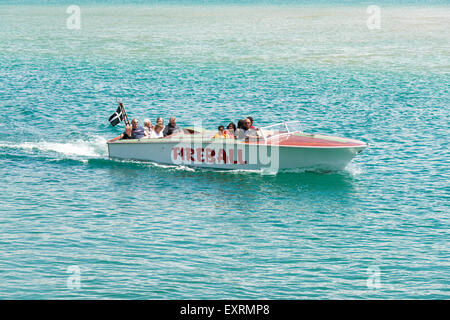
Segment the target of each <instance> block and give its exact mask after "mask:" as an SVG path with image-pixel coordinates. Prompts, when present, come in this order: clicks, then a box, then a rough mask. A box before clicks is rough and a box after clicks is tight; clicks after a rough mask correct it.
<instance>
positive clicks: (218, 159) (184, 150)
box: [171, 147, 247, 165]
mask: <svg viewBox="0 0 450 320" xmlns="http://www.w3.org/2000/svg"><path fill="white" fill-rule="evenodd" d="M171 158H172V162H173V163H175V164H182V163H185V164H189V163H196V164H197V163H207V164H239V165H244V164H247V161H246V160H245V156H244V150H242V149H238V150H237V160H235V152H234V149H229V150H228V152H227V151H226V150H225V149H218V150H217V151H216V150H215V149H211V148H195V149H193V148H189V147H173V148H172V152H171Z"/></svg>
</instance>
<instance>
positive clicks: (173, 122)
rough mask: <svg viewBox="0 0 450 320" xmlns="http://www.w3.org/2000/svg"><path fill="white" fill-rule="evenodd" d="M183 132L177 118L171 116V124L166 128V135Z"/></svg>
mask: <svg viewBox="0 0 450 320" xmlns="http://www.w3.org/2000/svg"><path fill="white" fill-rule="evenodd" d="M179 132H181V129H180V128H179V127H178V126H177V119H176V118H175V117H170V120H169V124H168V125H167V126H166V127H165V128H164V131H163V134H164V137H167V136H171V135H173V134H175V133H179Z"/></svg>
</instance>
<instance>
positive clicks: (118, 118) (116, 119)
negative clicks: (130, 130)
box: [109, 106, 123, 127]
mask: <svg viewBox="0 0 450 320" xmlns="http://www.w3.org/2000/svg"><path fill="white" fill-rule="evenodd" d="M122 120H123V113H122V108H121V106H118V107H117V110H116V112H114V113H113V114H112V115H111V116H110V117H109V123H111V125H112V126H113V127H114V126H116V125H118V124H119V123H121V122H122Z"/></svg>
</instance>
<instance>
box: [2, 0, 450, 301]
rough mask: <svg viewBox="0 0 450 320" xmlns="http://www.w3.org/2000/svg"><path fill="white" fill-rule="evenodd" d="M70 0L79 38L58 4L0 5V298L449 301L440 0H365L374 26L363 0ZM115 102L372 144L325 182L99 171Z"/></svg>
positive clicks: (108, 167)
mask: <svg viewBox="0 0 450 320" xmlns="http://www.w3.org/2000/svg"><path fill="white" fill-rule="evenodd" d="M79 3H80V8H81V29H80V30H69V29H67V27H66V20H67V18H68V17H69V14H67V13H66V9H67V7H68V4H75V3H72V2H70V3H69V2H58V1H53V2H52V1H49V2H48V4H46V5H36V4H35V2H33V1H24V2H22V4H21V5H13V4H12V2H2V3H0V40H1V41H0V107H1V110H2V112H1V120H2V121H0V132H1V137H0V177H1V179H0V187H1V189H2V190H3V192H2V193H1V194H0V298H3V299H6V298H18V299H50V298H77V299H78V298H82V299H86V298H99V299H105V298H125V299H188V298H200V299H211V298H225V299H236V298H245V299H247V298H248V299H256V298H258V299H265V298H270V299H304V298H306V299H308V298H319V299H331V298H333V299H343V298H388V299H393V298H399V299H407V298H431V299H436V298H449V297H450V282H449V278H450V246H449V240H450V232H449V217H448V214H449V208H448V206H449V191H450V188H449V184H448V181H449V178H450V174H449V159H450V157H449V138H448V137H449V129H448V128H449V124H450V123H449V120H450V119H449V104H450V99H449V85H450V74H449V72H450V60H449V58H450V54H449V52H450V50H449V49H450V46H449V43H450V32H449V30H450V29H449V28H448V21H449V17H450V5H449V2H447V1H441V2H433V3H431V2H426V1H423V2H420V1H410V2H407V1H403V2H401V5H393V4H392V3H390V2H387V1H381V2H379V4H380V9H381V25H380V27H381V28H380V29H374V30H370V29H368V27H367V25H366V21H367V18H368V16H369V14H368V13H367V12H366V9H367V6H368V5H369V4H372V3H366V2H354V1H352V2H349V3H344V4H342V3H339V4H337V3H336V2H332V1H328V2H327V1H320V2H317V3H314V2H312V1H311V2H307V1H303V2H284V3H281V2H280V3H279V4H276V5H274V4H273V3H272V4H271V3H270V2H266V3H250V2H249V3H246V5H238V4H237V3H236V2H234V3H225V2H219V1H215V2H214V3H213V5H211V4H208V5H204V4H202V3H201V2H183V5H179V4H176V2H171V3H169V4H167V3H164V2H146V1H135V2H132V1H128V2H127V1H122V2H120V1H116V2H112V1H97V3H96V4H95V5H92V4H90V2H89V1H80V2H79ZM116 97H122V98H123V100H124V103H125V105H126V107H127V110H128V113H129V114H130V116H133V117H137V118H139V119H140V120H141V122H142V120H143V119H144V118H147V117H149V118H151V119H152V120H154V119H155V118H156V117H157V116H164V117H165V118H166V119H167V118H168V117H169V116H170V115H176V116H177V117H178V121H179V123H180V124H182V125H189V124H191V123H193V122H194V121H195V120H198V119H201V120H202V121H203V123H204V125H205V126H207V127H210V128H214V127H216V126H217V125H218V124H226V123H228V122H229V121H230V120H233V121H236V120H238V119H240V118H242V117H243V116H247V115H252V116H253V117H254V118H255V119H256V124H257V125H258V126H261V125H267V124H271V123H273V122H277V121H280V120H284V119H298V120H300V121H301V122H302V123H303V126H304V128H305V131H308V132H319V133H326V134H333V135H338V136H345V137H350V138H356V139H360V140H364V141H366V142H368V143H369V144H370V148H369V149H367V150H366V151H365V152H363V153H362V154H360V155H359V156H358V157H357V158H355V160H354V161H353V162H352V163H351V164H350V165H349V167H348V168H347V169H346V170H344V171H342V172H333V173H319V172H298V173H279V174H277V175H263V174H259V173H245V172H223V171H205V170H199V169H188V168H177V167H170V166H161V165H156V164H148V163H139V162H127V161H112V160H109V159H108V158H107V150H106V145H105V142H106V140H107V139H109V138H111V137H114V136H116V135H118V134H119V133H120V132H121V131H122V130H123V126H118V127H116V128H113V127H111V126H109V124H108V122H107V118H108V116H109V115H110V114H111V113H112V112H113V111H114V110H115V108H116V105H115V98H116ZM74 270H78V271H79V272H80V273H79V279H80V286H81V287H80V288H79V289H78V288H77V285H73V283H75V284H76V283H77V282H76V281H75V282H71V279H74V278H73V277H74V276H75V277H76V276H77V273H76V271H74ZM374 279H375V280H376V279H379V286H378V285H375V286H372V285H370V284H378V282H376V281H375V282H373V280H374ZM68 281H69V283H68ZM368 284H369V286H368Z"/></svg>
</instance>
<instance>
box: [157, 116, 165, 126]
mask: <svg viewBox="0 0 450 320" xmlns="http://www.w3.org/2000/svg"><path fill="white" fill-rule="evenodd" d="M156 124H160V125H162V126H163V128H164V119H163V118H161V117H158V118H156Z"/></svg>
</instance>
